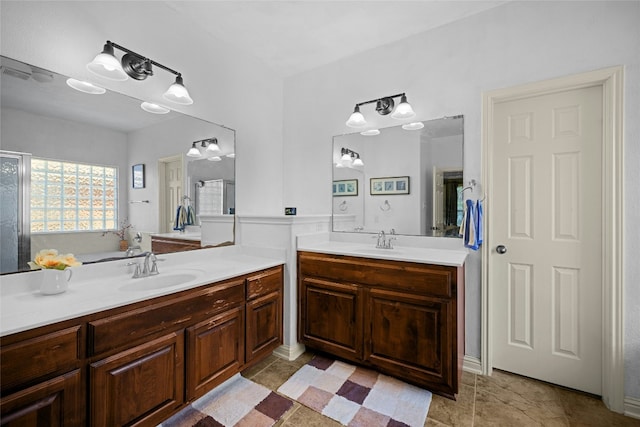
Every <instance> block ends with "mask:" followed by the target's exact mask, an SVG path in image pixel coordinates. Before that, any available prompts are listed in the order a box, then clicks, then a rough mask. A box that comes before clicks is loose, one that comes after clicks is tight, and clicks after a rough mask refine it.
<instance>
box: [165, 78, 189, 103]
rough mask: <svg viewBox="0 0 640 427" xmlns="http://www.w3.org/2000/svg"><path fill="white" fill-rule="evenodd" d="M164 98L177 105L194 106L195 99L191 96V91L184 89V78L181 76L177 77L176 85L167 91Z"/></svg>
mask: <svg viewBox="0 0 640 427" xmlns="http://www.w3.org/2000/svg"><path fill="white" fill-rule="evenodd" d="M162 97H163V98H164V99H166V100H168V101H171V102H175V103H176V104H182V105H190V104H193V99H191V97H190V96H189V91H188V90H187V88H186V87H184V82H183V80H182V76H181V75H179V74H178V76H177V77H176V81H175V83H173V84H172V85H171V86H169V89H167V91H166V92H165V93H164V94H163V95H162Z"/></svg>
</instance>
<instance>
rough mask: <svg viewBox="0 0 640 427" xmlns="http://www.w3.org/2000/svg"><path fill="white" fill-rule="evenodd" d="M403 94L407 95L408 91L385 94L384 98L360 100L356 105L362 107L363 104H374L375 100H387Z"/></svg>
mask: <svg viewBox="0 0 640 427" xmlns="http://www.w3.org/2000/svg"><path fill="white" fill-rule="evenodd" d="M401 96H406V93H404V92H403V93H399V94H397V95H391V96H383V97H382V98H376V99H372V100H371V101H364V102H359V103H357V104H356V107H360V106H361V105H366V104H373V103H374V102H378V101H382V100H385V99H390V98H391V99H393V98H399V97H401Z"/></svg>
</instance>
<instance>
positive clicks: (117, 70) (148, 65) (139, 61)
mask: <svg viewBox="0 0 640 427" xmlns="http://www.w3.org/2000/svg"><path fill="white" fill-rule="evenodd" d="M115 49H118V50H121V51H123V52H125V54H124V55H123V56H122V59H121V60H118V58H116V56H115ZM152 65H155V66H156V67H159V68H162V69H163V70H165V71H168V72H170V73H172V74H174V75H175V76H176V80H175V83H173V84H172V85H171V86H169V89H167V91H166V92H165V93H164V94H163V95H162V96H163V97H164V99H166V100H168V101H171V102H175V103H177V104H182V105H190V104H193V99H191V97H190V96H189V92H188V91H187V88H186V87H184V81H183V79H182V74H180V73H179V72H177V71H175V70H172V69H171V68H169V67H166V66H164V65H162V64H160V63H158V62H156V61H154V60H152V59H149V58H146V57H144V56H142V55H140V54H138V53H135V52H133V51H131V50H129V49H127V48H125V47H123V46H120V45H118V44H116V43H113V42H111V41H109V40H107V43H106V44H105V45H104V48H103V50H102V52H101V53H100V54H98V55H97V56H96V57H95V58H94V59H93V61H91V62H90V63H89V64H87V69H88V70H89V71H91V72H92V73H94V74H96V75H98V76H100V77H104V78H106V79H109V80H116V81H124V80H127V79H128V78H129V77H131V78H133V79H135V80H145V79H146V78H147V77H149V76H152V75H153V67H152Z"/></svg>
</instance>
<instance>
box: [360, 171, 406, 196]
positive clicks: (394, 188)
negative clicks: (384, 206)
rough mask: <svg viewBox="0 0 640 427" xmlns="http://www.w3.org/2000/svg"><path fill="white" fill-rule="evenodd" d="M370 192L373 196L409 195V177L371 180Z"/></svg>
mask: <svg viewBox="0 0 640 427" xmlns="http://www.w3.org/2000/svg"><path fill="white" fill-rule="evenodd" d="M369 191H370V193H371V195H372V196H382V195H385V196H388V195H393V194H409V177H408V176H390V177H381V178H371V179H370V189H369Z"/></svg>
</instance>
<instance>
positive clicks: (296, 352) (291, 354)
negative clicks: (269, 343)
mask: <svg viewBox="0 0 640 427" xmlns="http://www.w3.org/2000/svg"><path fill="white" fill-rule="evenodd" d="M304 352H305V346H304V345H303V344H300V343H295V344H294V345H292V346H289V345H284V344H283V345H281V346H280V347H278V348H276V349H275V350H274V351H273V354H274V355H276V356H278V357H279V358H281V359H285V360H288V361H292V360H296V359H297V358H298V357H300V356H301V355H302V353H304Z"/></svg>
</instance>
